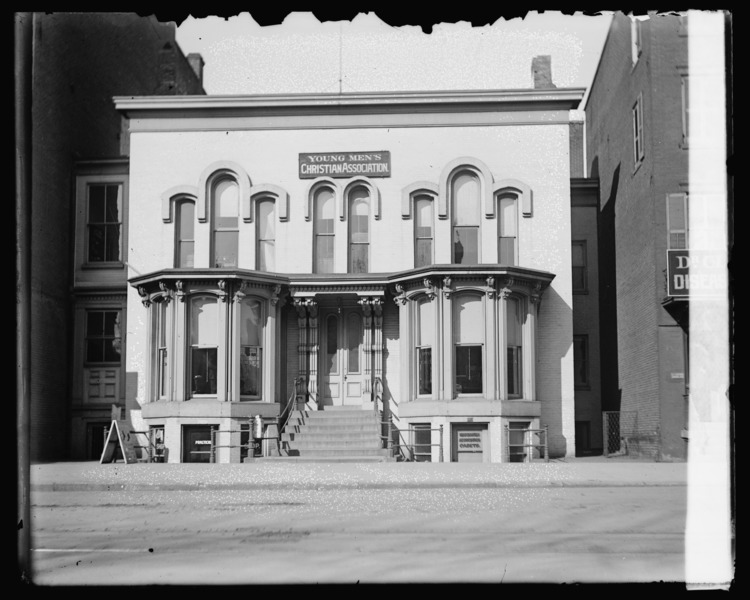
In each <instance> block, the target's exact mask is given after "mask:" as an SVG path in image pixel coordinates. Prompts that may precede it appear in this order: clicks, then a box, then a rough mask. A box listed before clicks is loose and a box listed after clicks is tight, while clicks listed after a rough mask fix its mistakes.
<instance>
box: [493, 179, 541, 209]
mask: <svg viewBox="0 0 750 600" xmlns="http://www.w3.org/2000/svg"><path fill="white" fill-rule="evenodd" d="M503 192H516V193H518V195H519V200H520V201H521V202H520V205H521V215H522V216H524V217H530V216H531V211H532V192H531V188H530V187H529V186H528V185H527V184H525V183H524V182H523V181H520V180H518V179H502V180H500V181H498V182H496V183H495V184H494V188H493V192H492V193H493V195H494V196H495V197H497V196H498V195H500V194H502V193H503ZM492 205H493V206H492V209H493V214H492V216H494V209H495V202H493V203H492ZM487 216H490V214H489V212H488V213H487Z"/></svg>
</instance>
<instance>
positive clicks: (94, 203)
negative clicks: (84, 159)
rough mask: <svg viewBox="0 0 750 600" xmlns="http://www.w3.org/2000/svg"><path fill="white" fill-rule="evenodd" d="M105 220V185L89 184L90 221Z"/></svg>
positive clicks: (101, 221)
mask: <svg viewBox="0 0 750 600" xmlns="http://www.w3.org/2000/svg"><path fill="white" fill-rule="evenodd" d="M103 222H104V186H103V185H92V186H89V223H103Z"/></svg>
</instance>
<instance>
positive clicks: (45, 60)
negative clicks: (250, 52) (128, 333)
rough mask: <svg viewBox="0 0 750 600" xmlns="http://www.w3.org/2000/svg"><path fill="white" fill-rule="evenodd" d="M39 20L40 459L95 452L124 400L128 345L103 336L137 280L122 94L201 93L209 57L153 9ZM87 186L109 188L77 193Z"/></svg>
mask: <svg viewBox="0 0 750 600" xmlns="http://www.w3.org/2000/svg"><path fill="white" fill-rule="evenodd" d="M29 18H30V19H31V21H32V24H31V31H30V38H31V40H30V46H31V51H30V53H29V64H28V65H26V68H28V69H30V72H31V78H32V81H31V88H32V90H31V113H30V121H31V126H30V129H31V140H30V145H31V152H30V162H31V169H32V172H31V194H30V196H31V197H30V202H29V204H30V211H31V223H32V225H31V236H30V237H31V251H30V255H31V258H30V260H31V298H30V315H31V318H30V322H31V339H30V346H31V363H30V390H29V396H30V419H29V420H30V428H31V431H30V434H31V435H30V437H31V442H32V443H31V450H30V451H31V455H30V456H31V459H32V460H59V459H61V458H65V457H72V458H78V459H81V458H94V457H95V456H97V452H99V453H100V452H101V438H102V429H103V427H104V426H105V425H106V424H108V420H109V418H110V404H111V403H113V402H119V401H120V400H121V399H123V398H124V385H122V381H120V379H119V378H118V377H116V376H113V375H112V372H113V369H112V367H113V366H115V365H116V363H117V362H118V361H119V354H117V352H116V350H117V348H116V345H114V346H113V345H112V344H111V343H110V344H109V346H108V347H107V343H106V341H105V340H106V339H109V338H112V337H113V336H114V335H115V331H116V327H117V326H116V323H117V322H118V319H119V315H121V314H122V313H123V311H124V306H125V296H126V285H127V282H126V269H125V264H126V261H127V237H126V231H125V227H124V225H125V215H126V214H127V213H126V210H127V179H128V160H127V154H128V134H127V127H126V126H124V120H123V118H122V116H121V115H120V114H119V113H118V112H117V111H116V110H115V108H114V105H113V103H112V97H113V96H115V95H129V94H159V95H164V94H167V95H175V94H203V93H204V91H203V88H202V83H201V69H202V60H201V59H200V56H198V55H194V56H191V57H189V58H186V57H185V56H184V55H183V54H182V52H181V51H180V49H179V47H178V46H177V44H176V42H175V25H174V24H173V23H170V24H162V23H159V22H158V21H157V20H156V19H155V18H154V17H153V16H151V17H139V16H137V15H135V14H131V13H61V12H57V13H33V14H30V15H29ZM191 62H192V65H191ZM86 190H89V193H91V194H94V196H97V195H98V196H100V197H98V198H96V199H92V200H90V202H89V204H88V205H86V204H81V203H80V202H77V199H80V198H81V197H82V195H83V194H86V193H87V192H86ZM85 231H88V232H89V236H90V237H89V238H88V240H89V241H88V242H87V244H88V245H85V246H84V245H82V243H81V240H82V239H84V236H83V234H84V232H85ZM93 237H96V241H92V240H93ZM82 254H84V255H86V256H87V257H88V260H87V261H86V263H87V264H86V266H85V267H83V266H82V263H81V260H80V257H81V255H82ZM109 341H110V342H111V341H112V339H109ZM97 344H98V349H96V348H95V347H96V346H97ZM105 347H106V349H105ZM113 352H114V354H113ZM105 353H106V358H107V359H108V361H107V362H106V367H107V368H106V369H105V368H102V367H103V366H105V363H104V362H102V361H103V360H104V358H105V356H104V354H105ZM114 370H115V371H116V369H114Z"/></svg>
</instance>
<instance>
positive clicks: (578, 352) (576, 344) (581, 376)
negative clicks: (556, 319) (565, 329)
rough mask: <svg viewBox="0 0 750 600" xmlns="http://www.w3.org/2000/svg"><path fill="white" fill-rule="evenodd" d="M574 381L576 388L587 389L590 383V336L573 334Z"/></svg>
mask: <svg viewBox="0 0 750 600" xmlns="http://www.w3.org/2000/svg"><path fill="white" fill-rule="evenodd" d="M573 369H574V376H573V381H574V383H575V388H576V389H581V390H587V389H589V387H590V384H589V336H588V335H574V336H573Z"/></svg>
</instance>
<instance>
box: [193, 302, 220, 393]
mask: <svg viewBox="0 0 750 600" xmlns="http://www.w3.org/2000/svg"><path fill="white" fill-rule="evenodd" d="M218 317H219V306H218V302H217V300H216V298H212V297H209V296H197V297H195V298H192V300H191V301H190V322H189V328H190V332H189V337H188V339H189V340H190V348H189V354H190V355H189V365H188V366H189V375H188V377H189V381H190V390H191V395H192V396H197V395H207V394H208V395H210V394H214V395H215V394H216V390H217V386H216V383H217V382H216V376H217V367H218V351H219V327H218V321H219V318H218Z"/></svg>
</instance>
